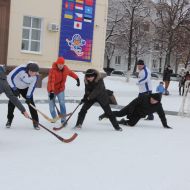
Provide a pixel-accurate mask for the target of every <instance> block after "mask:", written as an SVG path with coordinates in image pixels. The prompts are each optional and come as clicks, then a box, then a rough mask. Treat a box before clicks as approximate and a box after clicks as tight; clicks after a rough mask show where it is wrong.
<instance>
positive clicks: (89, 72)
mask: <svg viewBox="0 0 190 190" xmlns="http://www.w3.org/2000/svg"><path fill="white" fill-rule="evenodd" d="M96 76H97V73H96V71H95V70H94V69H88V70H87V71H86V73H85V77H96Z"/></svg>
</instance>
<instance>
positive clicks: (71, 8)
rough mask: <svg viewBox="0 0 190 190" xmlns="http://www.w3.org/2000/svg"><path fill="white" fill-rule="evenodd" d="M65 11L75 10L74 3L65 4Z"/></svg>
mask: <svg viewBox="0 0 190 190" xmlns="http://www.w3.org/2000/svg"><path fill="white" fill-rule="evenodd" d="M65 9H69V10H72V11H73V10H74V3H71V2H65Z"/></svg>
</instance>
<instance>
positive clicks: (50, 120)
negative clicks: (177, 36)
mask: <svg viewBox="0 0 190 190" xmlns="http://www.w3.org/2000/svg"><path fill="white" fill-rule="evenodd" d="M29 105H30V106H31V107H32V108H33V109H35V110H36V111H37V112H39V113H40V114H41V115H42V116H43V117H44V118H45V119H46V120H48V121H49V122H51V123H55V122H56V121H57V120H59V119H61V117H60V116H59V115H58V116H57V117H55V118H53V119H51V118H50V117H48V116H47V115H46V114H44V113H43V112H41V111H40V110H39V109H37V108H36V107H35V106H33V105H32V104H29ZM70 114H71V113H69V114H66V115H65V116H62V117H67V116H70Z"/></svg>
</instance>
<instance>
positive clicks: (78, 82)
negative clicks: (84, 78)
mask: <svg viewBox="0 0 190 190" xmlns="http://www.w3.org/2000/svg"><path fill="white" fill-rule="evenodd" d="M76 80H77V84H76V85H77V86H80V80H79V78H77V79H76Z"/></svg>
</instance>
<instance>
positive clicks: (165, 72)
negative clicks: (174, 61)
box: [163, 68, 173, 81]
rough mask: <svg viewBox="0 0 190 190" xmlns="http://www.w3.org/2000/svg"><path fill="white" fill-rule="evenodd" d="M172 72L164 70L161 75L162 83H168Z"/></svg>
mask: <svg viewBox="0 0 190 190" xmlns="http://www.w3.org/2000/svg"><path fill="white" fill-rule="evenodd" d="M172 73H173V71H172V70H171V69H168V68H166V69H165V70H164V73H163V81H170V77H171V74H172Z"/></svg>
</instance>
